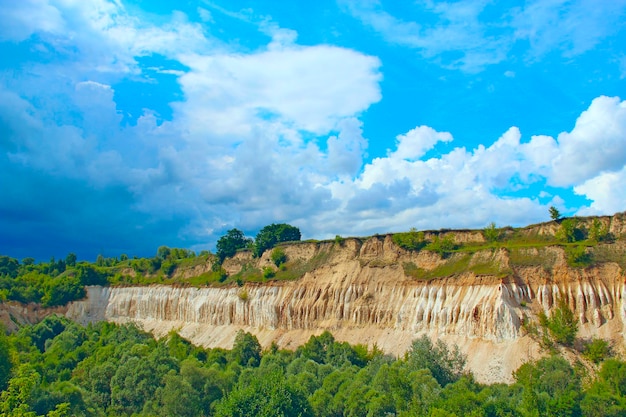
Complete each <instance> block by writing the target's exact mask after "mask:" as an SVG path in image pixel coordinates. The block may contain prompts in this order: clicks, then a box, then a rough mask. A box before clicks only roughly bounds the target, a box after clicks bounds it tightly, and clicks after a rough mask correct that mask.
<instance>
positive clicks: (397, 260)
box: [67, 238, 626, 382]
mask: <svg viewBox="0 0 626 417" xmlns="http://www.w3.org/2000/svg"><path fill="white" fill-rule="evenodd" d="M324 245H326V246H328V244H324ZM331 245H332V244H331ZM322 246H323V245H319V246H316V245H315V244H310V245H300V246H294V247H287V248H286V251H287V253H288V256H289V258H290V259H297V258H298V257H299V256H300V257H302V258H303V259H311V258H312V257H313V256H316V255H319V251H321V250H328V249H329V248H328V247H322ZM332 253H333V255H332V256H330V257H329V258H328V260H327V261H326V262H325V263H323V264H321V266H319V267H317V268H315V269H314V270H312V271H311V272H308V273H306V274H305V276H304V277H303V278H301V279H299V280H297V281H290V282H269V283H265V284H246V285H244V286H243V287H228V288H189V287H187V288H180V287H170V286H163V285H160V286H150V287H115V288H103V287H90V288H88V297H87V299H86V300H83V301H78V302H74V303H72V304H71V305H70V306H69V308H68V312H67V315H68V316H69V317H71V318H73V319H75V320H77V321H79V322H83V323H86V322H90V321H100V320H107V321H113V322H118V323H124V322H135V323H137V324H139V325H140V326H142V327H143V328H144V329H146V330H149V331H153V332H155V333H156V334H157V335H164V334H166V333H167V332H169V331H170V330H172V329H174V330H176V331H178V332H179V333H180V334H181V335H182V336H183V337H186V338H188V339H190V340H191V341H192V342H194V343H197V344H200V345H204V346H206V347H224V348H230V347H231V346H232V342H233V340H234V337H235V335H236V333H237V331H238V330H239V329H244V330H246V331H250V332H252V333H254V334H256V335H257V337H258V338H259V340H260V341H261V343H262V344H263V345H265V346H267V345H269V344H270V343H272V342H276V343H278V345H279V346H281V347H288V348H295V347H297V346H299V345H301V344H303V343H304V342H306V341H307V340H308V338H309V337H310V336H311V335H313V334H319V333H321V332H322V331H324V330H330V331H331V332H332V333H333V335H335V337H336V338H337V339H339V340H345V341H348V342H350V343H364V344H368V345H374V344H376V345H377V346H378V347H379V348H381V349H383V350H384V351H387V352H389V353H393V354H397V355H401V354H403V353H404V352H405V351H406V350H407V349H408V347H409V346H410V343H411V341H412V340H414V339H415V338H416V337H419V336H421V335H423V334H426V335H428V336H430V337H431V338H434V339H438V338H441V339H443V340H445V341H448V342H454V343H457V344H458V345H459V346H460V347H461V349H462V350H463V351H464V352H465V353H466V354H468V365H469V367H470V369H471V370H472V371H473V372H474V374H475V376H476V378H477V379H478V380H479V381H483V382H496V381H504V382H509V381H511V380H512V376H511V372H512V371H514V370H515V369H517V368H518V367H519V366H520V365H521V364H522V363H523V362H525V361H527V360H530V359H533V358H536V357H538V356H539V355H540V353H539V349H538V346H537V344H536V343H535V342H534V341H533V340H532V339H530V337H528V336H526V335H525V331H524V328H523V326H522V324H523V322H524V320H530V321H533V320H536V315H537V313H538V312H539V311H549V310H550V309H551V308H553V306H555V304H556V303H557V301H558V300H559V299H565V300H566V301H567V302H568V304H569V305H570V307H571V308H572V309H573V310H574V311H575V312H576V314H577V316H578V317H579V319H580V333H579V335H580V336H581V337H598V336H599V337H604V338H610V339H613V340H614V341H617V342H618V344H620V345H621V344H623V336H622V334H623V330H624V326H623V323H625V322H626V321H625V318H626V309H625V308H624V306H623V303H622V300H623V297H624V295H625V294H626V287H625V286H624V277H623V273H622V271H621V269H620V268H619V266H618V265H617V264H604V265H603V266H602V267H599V268H592V269H589V270H575V269H570V268H567V266H566V265H565V264H564V263H563V262H561V263H557V264H556V265H555V267H554V268H553V270H552V271H551V272H550V273H548V272H546V271H545V270H543V269H541V268H538V267H526V268H517V269H516V270H515V271H514V272H513V273H512V274H509V275H507V276H505V277H496V276H476V275H474V274H473V273H471V272H465V273H463V274H460V275H457V276H454V277H448V278H442V279H436V280H432V281H418V280H415V279H413V278H410V277H407V276H405V274H404V271H403V268H402V266H401V265H402V263H403V262H406V261H411V262H414V263H415V264H416V265H417V266H419V267H420V268H424V269H434V268H436V267H437V266H438V265H439V264H441V263H442V262H443V261H442V260H441V259H440V258H439V257H437V256H436V255H433V254H430V253H428V252H419V253H417V254H411V253H408V252H405V251H402V250H401V249H398V248H397V247H394V246H393V244H392V243H391V242H390V239H389V238H387V239H384V240H383V239H370V240H368V241H366V242H365V243H363V244H362V245H359V243H358V242H348V241H347V242H346V243H345V245H344V246H343V247H342V248H341V249H337V248H336V249H335V250H334V251H333V252H332ZM485 257H487V258H490V259H495V260H497V261H498V262H500V263H501V264H507V262H508V260H507V258H506V253H504V252H502V251H500V252H498V253H491V252H489V253H486V254H485V253H482V254H481V253H479V254H476V255H475V258H476V259H478V260H479V261H481V262H482V261H484V259H485ZM259 262H261V263H263V262H267V259H261V260H260V261H259ZM229 267H230V268H232V269H235V268H236V265H235V264H231V265H230V266H229Z"/></svg>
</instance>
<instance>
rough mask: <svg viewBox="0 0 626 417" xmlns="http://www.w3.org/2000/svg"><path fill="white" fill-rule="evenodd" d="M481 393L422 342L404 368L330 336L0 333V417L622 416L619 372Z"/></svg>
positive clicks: (624, 385) (611, 363) (547, 377)
mask: <svg viewBox="0 0 626 417" xmlns="http://www.w3.org/2000/svg"><path fill="white" fill-rule="evenodd" d="M513 377H514V383H512V384H509V385H507V384H491V385H485V384H480V383H478V382H476V380H475V379H474V377H473V376H472V374H471V373H470V372H468V371H467V370H466V369H465V357H464V356H463V355H462V354H460V353H459V351H458V349H456V348H455V347H449V346H447V345H445V344H444V343H442V342H437V343H433V342H432V341H431V340H430V339H428V338H427V337H425V336H424V337H421V338H418V339H416V340H414V341H413V343H412V345H411V346H410V348H409V350H408V351H407V353H406V354H405V355H403V356H401V357H393V356H389V355H385V354H384V353H383V352H381V351H380V350H379V349H377V348H376V347H374V348H370V349H368V348H367V347H366V346H363V345H350V344H348V343H345V342H338V341H337V340H335V339H334V338H333V336H332V334H330V333H328V332H325V333H323V334H321V335H319V336H312V337H311V338H310V339H309V341H308V342H307V343H305V344H304V345H303V346H301V347H299V348H298V349H296V350H295V351H289V350H282V349H279V348H278V347H277V346H276V345H272V346H271V347H270V348H268V349H266V350H263V349H262V348H261V345H260V344H259V342H258V340H257V338H256V337H255V336H253V335H252V334H250V333H244V332H243V331H240V332H239V333H238V334H237V336H236V338H235V341H234V344H233V347H232V349H230V350H225V349H219V348H216V349H204V348H201V347H198V346H194V345H192V344H191V343H189V342H188V341H186V340H185V339H183V338H181V337H180V336H179V335H178V334H176V333H175V332H171V333H170V334H169V335H168V336H167V337H164V338H162V339H160V340H156V339H154V338H153V337H152V336H151V335H149V334H147V333H144V332H142V331H140V330H139V329H138V328H137V327H135V326H133V325H116V324H112V323H105V322H102V323H98V324H95V325H89V326H87V327H82V326H80V325H78V324H76V323H73V322H70V321H68V320H67V319H65V318H62V317H58V316H50V317H48V318H46V319H45V320H44V321H42V322H41V323H39V324H37V325H34V326H26V327H23V328H22V329H20V330H19V331H18V332H17V333H14V334H12V335H9V336H6V335H5V334H4V332H0V416H49V417H54V416H57V417H59V416H111V415H116V416H131V415H132V416H136V417H148V416H155V417H158V416H168V417H169V416H183V417H185V416H188V417H196V416H218V417H225V416H252V415H253V416H258V417H269V416H285V417H291V416H294V417H295V416H300V417H339V416H346V417H347V416H369V417H389V416H404V417H409V416H429V417H443V416H445V417H454V416H459V417H461V416H476V417H491V416H494V417H496V416H522V417H531V416H590V417H592V416H594V417H595V416H623V415H626V362H623V361H620V360H617V359H611V358H610V359H605V360H604V361H603V362H602V363H601V364H600V365H599V368H598V371H597V374H596V375H591V374H589V373H587V371H586V370H585V368H584V367H581V366H572V365H570V363H568V362H567V361H566V360H565V359H563V358H562V357H560V356H558V355H552V356H547V357H544V358H542V359H539V360H538V361H534V362H530V363H527V364H525V365H523V366H522V367H520V368H519V369H518V370H517V371H515V373H514V375H513Z"/></svg>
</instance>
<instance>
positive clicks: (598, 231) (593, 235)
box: [589, 219, 612, 242]
mask: <svg viewBox="0 0 626 417" xmlns="http://www.w3.org/2000/svg"><path fill="white" fill-rule="evenodd" d="M611 238H612V235H611V233H609V230H608V228H607V227H606V226H604V225H603V224H602V222H601V221H600V220H598V219H593V223H592V224H591V227H589V239H591V240H594V241H596V242H605V241H609V240H611Z"/></svg>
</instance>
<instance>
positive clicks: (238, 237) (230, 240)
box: [217, 229, 252, 263]
mask: <svg viewBox="0 0 626 417" xmlns="http://www.w3.org/2000/svg"><path fill="white" fill-rule="evenodd" d="M250 243H252V240H251V239H248V238H246V236H245V235H244V234H243V232H242V231H241V230H239V229H230V230H229V231H228V232H226V234H225V235H224V236H222V237H220V238H219V239H218V241H217V258H218V259H219V263H222V262H224V259H226V258H230V257H232V256H234V255H235V253H237V250H238V249H244V248H246V247H248V245H249V244H250Z"/></svg>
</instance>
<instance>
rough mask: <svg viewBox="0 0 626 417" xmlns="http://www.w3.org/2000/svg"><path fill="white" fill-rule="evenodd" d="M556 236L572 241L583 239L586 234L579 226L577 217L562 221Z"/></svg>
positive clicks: (565, 240) (561, 239) (559, 238)
mask: <svg viewBox="0 0 626 417" xmlns="http://www.w3.org/2000/svg"><path fill="white" fill-rule="evenodd" d="M554 237H556V239H557V240H560V241H561V242H567V243H572V242H578V241H579V240H583V239H584V238H585V235H584V233H583V232H582V230H580V229H579V228H578V220H577V219H565V220H563V221H562V222H561V227H559V230H557V232H556V235H555V236H554Z"/></svg>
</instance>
